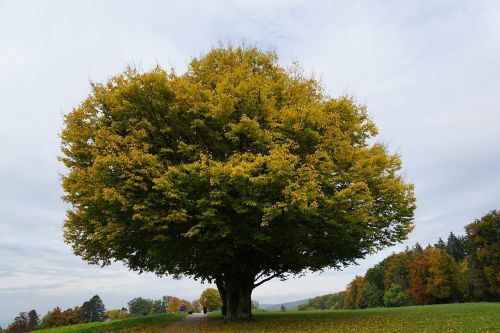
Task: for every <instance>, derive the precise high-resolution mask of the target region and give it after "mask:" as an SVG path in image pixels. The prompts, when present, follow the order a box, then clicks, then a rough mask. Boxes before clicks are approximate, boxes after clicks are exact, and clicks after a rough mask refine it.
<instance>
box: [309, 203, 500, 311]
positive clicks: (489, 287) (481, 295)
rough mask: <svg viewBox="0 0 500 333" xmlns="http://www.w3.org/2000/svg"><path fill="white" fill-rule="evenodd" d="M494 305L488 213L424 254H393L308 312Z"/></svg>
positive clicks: (496, 262)
mask: <svg viewBox="0 0 500 333" xmlns="http://www.w3.org/2000/svg"><path fill="white" fill-rule="evenodd" d="M480 301H500V212H497V211H492V212H490V213H489V214H486V215H485V216H483V217H482V218H481V219H480V220H476V221H474V222H473V223H471V224H469V225H467V226H466V227H465V235H463V236H455V235H454V234H453V233H450V234H449V236H448V239H447V241H446V242H445V241H443V240H442V239H441V238H439V241H438V242H437V243H436V244H434V246H431V245H430V244H429V245H428V246H427V247H426V248H425V249H424V248H422V246H421V245H420V244H418V243H417V244H415V246H413V248H411V249H409V248H407V249H406V250H405V251H403V252H399V253H393V254H391V255H390V256H388V257H387V258H385V259H384V260H382V261H381V262H379V263H378V264H376V265H375V266H374V267H372V268H370V269H368V271H367V272H366V274H365V275H364V276H356V277H355V278H354V279H353V280H352V281H351V282H350V283H349V284H348V285H347V288H346V290H345V291H341V292H338V293H335V294H329V295H324V296H319V297H315V298H312V299H310V300H309V302H308V303H306V304H302V305H300V306H299V310H310V309H363V308H372V307H383V306H386V307H398V306H407V305H426V304H441V303H456V302H480Z"/></svg>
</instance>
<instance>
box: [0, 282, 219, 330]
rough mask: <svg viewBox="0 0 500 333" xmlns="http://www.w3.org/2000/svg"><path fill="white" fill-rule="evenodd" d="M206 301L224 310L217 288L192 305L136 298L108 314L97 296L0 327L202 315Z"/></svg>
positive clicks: (212, 308) (167, 299) (23, 314)
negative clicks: (183, 313) (182, 313)
mask: <svg viewBox="0 0 500 333" xmlns="http://www.w3.org/2000/svg"><path fill="white" fill-rule="evenodd" d="M204 299H206V303H207V307H208V311H215V310H220V308H221V306H222V301H221V298H220V295H219V292H218V291H217V289H214V288H207V289H205V290H204V291H203V292H202V294H201V295H200V298H199V299H196V300H194V301H191V302H190V301H188V300H186V299H181V298H178V297H175V296H163V297H161V298H160V299H149V298H142V297H136V298H134V299H131V300H130V301H129V302H128V303H127V306H128V307H127V308H125V307H122V308H121V309H112V310H106V307H105V306H104V303H103V302H102V300H101V298H100V297H99V296H98V295H95V296H93V297H92V298H91V299H90V300H88V301H86V302H84V303H83V304H82V305H81V306H75V307H73V308H68V309H65V310H62V309H61V308H60V307H58V306H57V307H55V308H54V309H52V310H51V311H48V312H47V314H46V315H45V316H43V317H42V318H41V319H40V316H39V315H38V314H37V312H36V311H35V310H31V311H29V312H20V313H19V315H18V316H17V317H16V318H15V319H14V321H13V322H12V323H11V324H10V325H9V326H8V327H7V328H6V329H5V330H3V329H2V328H1V327H0V333H25V332H31V331H35V330H39V329H45V328H52V327H60V326H68V325H75V324H82V323H90V322H98V321H105V320H115V319H127V318H129V317H137V316H145V315H150V314H160V313H165V312H178V311H179V308H180V306H181V305H184V306H185V311H186V312H189V311H194V312H201V310H202V306H201V302H202V300H204Z"/></svg>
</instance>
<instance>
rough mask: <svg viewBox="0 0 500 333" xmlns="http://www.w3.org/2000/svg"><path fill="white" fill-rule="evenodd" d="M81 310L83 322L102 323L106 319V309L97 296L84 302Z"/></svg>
mask: <svg viewBox="0 0 500 333" xmlns="http://www.w3.org/2000/svg"><path fill="white" fill-rule="evenodd" d="M82 310H83V321H84V322H86V323H90V322H94V321H104V320H105V319H106V308H105V307H104V304H103V302H102V300H101V298H100V297H99V296H98V295H95V296H93V297H92V298H91V299H90V300H88V301H86V302H84V303H83V305H82Z"/></svg>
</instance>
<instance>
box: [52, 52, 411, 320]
mask: <svg viewBox="0 0 500 333" xmlns="http://www.w3.org/2000/svg"><path fill="white" fill-rule="evenodd" d="M376 134H377V130H376V127H375V125H374V124H373V122H372V121H371V120H370V119H369V117H368V113H367V110H366V107H365V106H363V105H359V104H357V103H356V102H355V101H354V100H353V99H352V98H350V97H348V96H344V97H340V98H331V97H329V96H327V95H325V93H324V91H323V88H322V87H321V85H320V84H319V83H318V82H317V81H316V80H314V79H312V78H306V77H304V75H303V74H302V73H301V72H300V71H299V70H297V68H292V69H290V70H288V71H287V70H285V69H283V68H282V67H280V66H279V64H278V59H277V56H276V54H274V53H272V52H268V53H264V52H261V51H259V50H257V49H254V48H245V47H238V48H232V47H228V48H217V49H213V50H211V51H210V52H209V53H208V54H206V55H205V56H203V57H201V58H199V59H194V60H193V61H192V62H191V63H190V65H189V68H188V70H187V72H186V73H185V74H183V75H177V74H175V73H170V74H168V73H166V72H165V71H164V70H162V69H160V68H155V69H153V70H152V71H150V72H147V73H139V72H138V71H136V70H134V69H128V70H127V71H125V72H124V73H122V74H120V75H117V76H115V77H113V78H112V79H110V80H109V81H108V82H107V83H105V84H92V93H91V94H90V96H89V97H88V98H87V99H86V100H85V101H83V102H82V103H81V105H79V106H78V107H76V108H75V109H74V110H73V111H72V112H71V113H69V114H68V115H66V117H65V126H64V129H63V131H62V133H61V139H62V147H61V149H62V152H63V156H62V157H61V161H62V162H63V163H64V164H65V166H66V167H67V168H68V173H67V175H65V176H64V177H63V188H64V191H65V193H66V195H65V196H64V199H65V201H67V202H68V203H70V204H71V206H72V208H71V209H69V210H68V212H67V217H66V221H65V224H64V237H65V240H66V242H68V243H70V244H71V245H72V247H73V250H74V253H75V254H77V255H79V256H81V257H82V258H83V259H85V260H86V261H88V262H90V263H94V264H100V265H106V264H110V263H111V262H112V261H114V260H121V261H123V262H124V263H125V264H126V265H127V266H128V267H129V268H131V269H133V270H138V271H151V272H154V273H156V274H158V275H164V274H171V275H174V276H180V275H188V276H192V277H194V278H196V279H201V280H207V281H209V282H212V281H215V282H216V284H217V286H218V289H219V291H221V294H223V295H224V297H223V298H224V299H223V302H226V301H227V300H229V299H233V300H237V301H235V302H231V303H228V304H230V305H231V306H230V307H228V310H229V312H228V315H229V316H230V317H232V316H233V315H234V316H236V317H238V318H240V316H244V317H248V316H249V313H250V307H251V299H250V296H251V292H252V290H253V289H254V288H255V287H256V286H258V285H259V284H260V282H261V281H266V279H268V278H272V277H281V278H285V277H286V276H287V275H289V274H300V273H301V272H303V271H304V270H309V271H319V270H322V269H324V268H329V267H333V268H340V267H343V266H344V265H347V264H350V263H352V262H354V261H355V260H356V259H357V258H362V257H364V256H365V255H366V254H368V253H373V252H375V251H377V250H379V249H381V248H384V247H386V246H388V245H391V244H395V243H396V242H399V241H401V240H403V239H405V238H406V236H407V234H408V233H409V232H410V231H411V230H412V228H413V226H412V220H413V211H414V209H415V198H414V195H413V185H411V184H407V183H405V181H404V179H403V177H402V176H401V174H400V170H401V160H400V158H399V156H397V155H392V154H390V153H388V151H387V149H386V147H385V146H384V145H382V144H379V143H375V144H371V142H372V140H371V139H372V138H373V136H375V135H376ZM240 258H245V260H240ZM258 277H260V278H261V280H258ZM237 295H240V296H241V297H237ZM240 303H241V305H243V306H240ZM238 309H240V310H241V311H243V313H236V312H237V311H240V310H238ZM235 311H236V312H235Z"/></svg>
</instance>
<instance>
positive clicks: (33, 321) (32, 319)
mask: <svg viewBox="0 0 500 333" xmlns="http://www.w3.org/2000/svg"><path fill="white" fill-rule="evenodd" d="M39 324H40V317H39V316H38V314H37V313H36V311H35V310H31V311H30V312H28V331H33V330H35V329H36V328H37V327H38V325H39Z"/></svg>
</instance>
